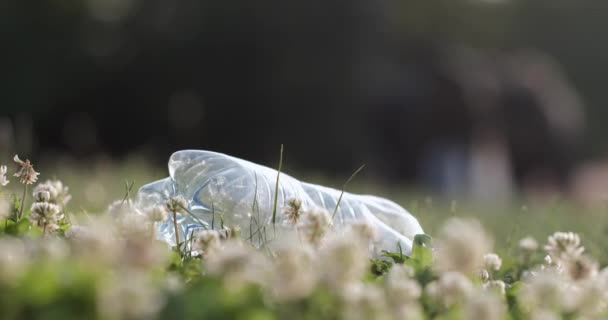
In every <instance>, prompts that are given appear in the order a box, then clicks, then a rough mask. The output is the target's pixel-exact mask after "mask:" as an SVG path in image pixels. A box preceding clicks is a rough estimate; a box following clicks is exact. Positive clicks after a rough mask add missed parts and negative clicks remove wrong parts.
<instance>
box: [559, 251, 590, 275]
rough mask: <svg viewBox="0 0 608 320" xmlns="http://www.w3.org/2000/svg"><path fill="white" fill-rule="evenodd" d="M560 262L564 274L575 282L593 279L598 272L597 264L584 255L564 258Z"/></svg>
mask: <svg viewBox="0 0 608 320" xmlns="http://www.w3.org/2000/svg"><path fill="white" fill-rule="evenodd" d="M561 261H562V267H563V268H564V271H565V272H566V274H567V275H568V276H569V277H570V279H572V280H575V281H579V280H587V279H590V278H593V277H595V276H596V275H597V274H598V272H599V265H598V263H597V262H596V261H594V260H593V259H591V258H590V257H588V256H586V255H577V256H566V257H564V258H563V259H562V260H561Z"/></svg>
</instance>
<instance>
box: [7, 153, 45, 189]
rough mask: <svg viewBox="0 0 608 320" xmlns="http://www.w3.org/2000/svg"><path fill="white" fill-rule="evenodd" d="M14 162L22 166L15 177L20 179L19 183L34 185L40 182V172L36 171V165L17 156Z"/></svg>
mask: <svg viewBox="0 0 608 320" xmlns="http://www.w3.org/2000/svg"><path fill="white" fill-rule="evenodd" d="M13 160H14V161H15V162H16V163H17V164H18V165H19V166H20V167H19V170H18V171H17V172H16V173H15V175H14V176H15V177H17V178H19V182H21V183H22V184H34V183H35V182H36V181H37V180H38V175H39V174H40V173H39V172H36V171H35V170H34V165H33V164H32V163H31V162H30V160H27V159H26V160H25V161H22V160H21V159H19V156H18V155H15V157H14V158H13Z"/></svg>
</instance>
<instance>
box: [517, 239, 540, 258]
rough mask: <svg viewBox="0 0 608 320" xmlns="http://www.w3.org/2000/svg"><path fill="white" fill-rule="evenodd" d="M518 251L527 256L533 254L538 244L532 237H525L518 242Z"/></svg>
mask: <svg viewBox="0 0 608 320" xmlns="http://www.w3.org/2000/svg"><path fill="white" fill-rule="evenodd" d="M519 249H520V250H521V251H522V252H524V253H527V254H530V253H533V252H535V251H536V250H538V242H536V239H534V238H533V237H525V238H523V239H521V240H519Z"/></svg>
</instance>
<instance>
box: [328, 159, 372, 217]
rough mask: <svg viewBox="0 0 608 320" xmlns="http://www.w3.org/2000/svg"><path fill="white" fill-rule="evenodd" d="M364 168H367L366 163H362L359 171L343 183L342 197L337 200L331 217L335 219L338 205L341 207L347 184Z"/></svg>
mask: <svg viewBox="0 0 608 320" xmlns="http://www.w3.org/2000/svg"><path fill="white" fill-rule="evenodd" d="M363 168H365V164H362V165H361V166H360V167H359V169H357V171H355V172H354V173H353V174H352V175H351V176H350V177H349V178H348V180H346V182H344V184H343V185H342V192H341V193H340V197H339V198H338V202H336V208H335V209H334V213H333V214H332V215H331V219H332V220H333V219H334V217H335V216H336V213H338V207H340V202H342V196H343V195H344V190H345V189H346V185H347V184H348V183H349V182H350V181H351V180H352V179H353V178H354V177H355V176H356V175H357V174H358V173H359V172H361V170H363Z"/></svg>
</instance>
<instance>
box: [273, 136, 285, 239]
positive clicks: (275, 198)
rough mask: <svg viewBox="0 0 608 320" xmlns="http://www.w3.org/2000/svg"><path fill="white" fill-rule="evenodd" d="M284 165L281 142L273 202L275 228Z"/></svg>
mask: <svg viewBox="0 0 608 320" xmlns="http://www.w3.org/2000/svg"><path fill="white" fill-rule="evenodd" d="M282 167H283V144H281V154H280V155H279V168H278V169H277V182H276V184H275V186H274V203H273V204H272V228H273V229H274V226H275V223H276V219H277V202H278V200H279V177H280V176H281V168H282Z"/></svg>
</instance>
